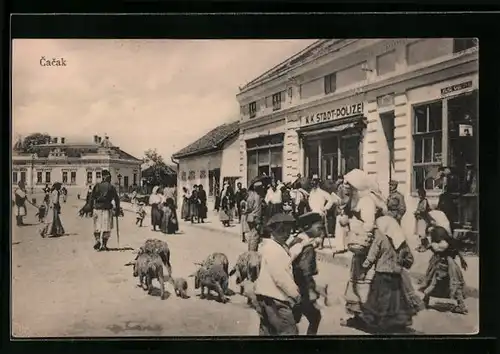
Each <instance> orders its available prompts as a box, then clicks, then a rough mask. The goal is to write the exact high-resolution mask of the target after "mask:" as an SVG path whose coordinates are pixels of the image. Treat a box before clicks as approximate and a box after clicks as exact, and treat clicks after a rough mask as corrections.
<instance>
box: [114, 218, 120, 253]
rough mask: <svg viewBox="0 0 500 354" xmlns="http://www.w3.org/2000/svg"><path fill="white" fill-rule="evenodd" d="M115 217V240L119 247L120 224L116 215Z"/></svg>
mask: <svg viewBox="0 0 500 354" xmlns="http://www.w3.org/2000/svg"><path fill="white" fill-rule="evenodd" d="M115 217H116V241H117V242H118V248H120V224H119V223H118V215H116V216H115Z"/></svg>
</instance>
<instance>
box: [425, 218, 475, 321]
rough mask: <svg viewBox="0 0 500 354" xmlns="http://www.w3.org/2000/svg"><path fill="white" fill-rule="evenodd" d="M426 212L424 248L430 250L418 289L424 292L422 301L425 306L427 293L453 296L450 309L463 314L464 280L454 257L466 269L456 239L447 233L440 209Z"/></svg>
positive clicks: (443, 296) (464, 309)
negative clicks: (422, 279) (423, 277)
mask: <svg viewBox="0 0 500 354" xmlns="http://www.w3.org/2000/svg"><path fill="white" fill-rule="evenodd" d="M436 212H437V210H433V211H431V212H429V214H428V215H429V216H428V223H429V227H428V229H427V233H428V235H429V236H430V244H429V245H428V246H427V249H430V250H431V251H432V252H433V256H432V258H431V259H430V261H429V267H428V268H427V272H426V275H425V279H424V282H423V285H422V287H421V288H420V291H422V292H423V293H424V298H423V301H424V303H425V305H426V307H428V306H429V301H430V298H431V297H437V298H444V299H453V300H455V301H456V302H457V305H456V306H455V307H454V309H453V310H452V311H453V312H455V313H459V314H466V313H467V312H468V311H467V307H466V306H465V301H464V300H465V293H464V287H465V281H464V277H463V274H462V271H461V269H460V267H459V266H458V264H457V263H456V261H455V258H456V257H458V258H459V259H460V265H461V266H462V269H464V270H467V262H466V261H465V259H464V257H463V256H462V254H461V253H460V250H459V246H458V244H457V241H456V240H455V239H454V238H453V237H452V236H451V230H450V223H449V221H448V220H445V218H443V215H444V213H442V212H441V213H436Z"/></svg>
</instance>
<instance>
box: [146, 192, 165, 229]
mask: <svg viewBox="0 0 500 354" xmlns="http://www.w3.org/2000/svg"><path fill="white" fill-rule="evenodd" d="M159 188H160V187H158V186H155V187H154V188H153V191H152V192H151V195H150V196H149V205H150V206H151V226H152V227H153V231H157V230H156V228H157V227H158V228H160V227H161V218H162V211H161V209H160V205H161V201H162V197H161V193H160V191H159Z"/></svg>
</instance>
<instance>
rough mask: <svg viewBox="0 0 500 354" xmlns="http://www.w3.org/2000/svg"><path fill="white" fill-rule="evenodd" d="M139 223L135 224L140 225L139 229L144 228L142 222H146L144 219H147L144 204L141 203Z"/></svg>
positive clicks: (139, 206) (138, 209)
mask: <svg viewBox="0 0 500 354" xmlns="http://www.w3.org/2000/svg"><path fill="white" fill-rule="evenodd" d="M136 214H137V221H136V222H135V224H136V225H139V227H142V222H143V221H144V218H145V217H146V210H144V203H142V202H141V203H139V205H138V207H137V211H136Z"/></svg>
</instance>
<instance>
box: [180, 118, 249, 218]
mask: <svg viewBox="0 0 500 354" xmlns="http://www.w3.org/2000/svg"><path fill="white" fill-rule="evenodd" d="M238 135H239V121H236V122H232V123H227V124H222V125H220V126H218V127H216V128H214V129H212V130H211V131H210V132H208V133H207V134H205V135H204V136H202V137H201V138H200V139H198V140H196V141H195V142H193V143H192V144H189V145H188V146H186V147H185V148H183V149H181V150H180V151H178V152H176V153H175V154H173V155H172V157H173V158H174V159H176V160H178V161H179V167H178V174H177V196H178V197H177V198H178V201H177V202H178V205H182V194H183V192H182V188H183V187H186V188H187V189H188V191H189V193H191V191H192V189H193V186H194V185H202V186H203V188H204V189H205V191H206V193H207V197H208V205H209V206H210V205H213V201H214V197H215V195H216V193H217V191H220V186H221V185H222V183H223V181H224V180H229V181H230V182H231V183H232V184H233V185H234V184H235V183H236V182H237V181H239V180H240V179H241V174H240V165H239V161H240V143H239V140H238ZM209 209H210V207H209Z"/></svg>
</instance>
